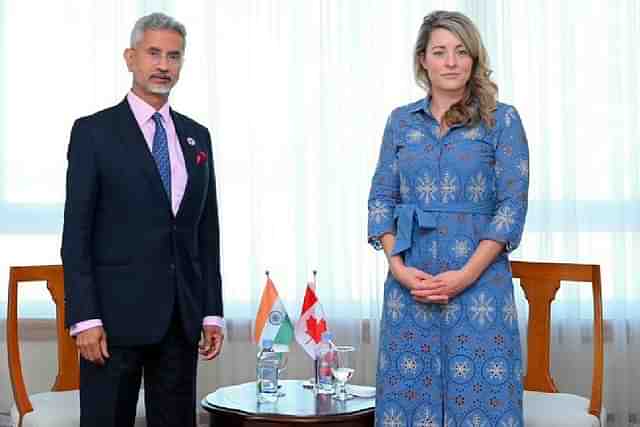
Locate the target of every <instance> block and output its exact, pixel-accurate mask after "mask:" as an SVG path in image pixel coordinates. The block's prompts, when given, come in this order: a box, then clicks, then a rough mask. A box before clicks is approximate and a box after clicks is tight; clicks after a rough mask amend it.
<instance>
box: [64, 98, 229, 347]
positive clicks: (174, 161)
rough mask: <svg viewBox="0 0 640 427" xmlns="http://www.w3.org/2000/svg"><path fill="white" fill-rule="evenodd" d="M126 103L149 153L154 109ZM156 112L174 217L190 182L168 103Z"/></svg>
mask: <svg viewBox="0 0 640 427" xmlns="http://www.w3.org/2000/svg"><path fill="white" fill-rule="evenodd" d="M127 102H129V106H130V107H131V111H133V115H134V117H135V118H136V122H138V126H140V130H141V131H142V134H143V135H144V139H145V141H146V142H147V146H148V147H149V151H151V149H152V146H153V135H154V134H155V132H156V124H155V122H154V121H153V119H152V118H151V116H153V114H154V113H155V112H156V110H155V109H154V108H153V107H152V106H151V105H149V104H147V103H146V102H144V101H143V100H142V99H141V98H140V97H139V96H138V95H136V94H135V93H133V92H129V93H128V94H127ZM158 113H160V115H161V116H162V122H163V124H164V128H165V130H166V132H167V141H168V144H169V162H170V163H171V209H172V210H173V214H174V215H176V214H177V213H178V209H179V208H180V202H182V196H184V190H185V188H187V181H188V179H189V177H188V175H187V168H186V166H185V164H184V156H183V155H182V149H181V148H180V143H179V141H178V135H177V133H176V128H175V126H174V124H173V119H172V118H171V112H170V109H169V103H168V102H167V103H166V104H164V105H163V106H162V108H160V109H159V110H158ZM202 324H203V325H213V326H220V327H222V328H224V326H225V322H224V319H223V318H222V317H219V316H206V317H205V318H204V319H203V320H202ZM96 326H102V321H101V320H100V319H89V320H85V321H82V322H78V323H76V324H75V325H72V326H71V328H70V330H69V333H70V334H71V336H75V335H77V334H79V333H80V332H82V331H86V330H87V329H89V328H94V327H96Z"/></svg>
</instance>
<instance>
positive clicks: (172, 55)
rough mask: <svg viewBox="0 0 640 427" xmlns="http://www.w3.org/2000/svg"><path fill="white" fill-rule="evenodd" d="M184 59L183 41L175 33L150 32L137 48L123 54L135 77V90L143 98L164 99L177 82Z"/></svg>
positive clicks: (169, 31)
mask: <svg viewBox="0 0 640 427" xmlns="http://www.w3.org/2000/svg"><path fill="white" fill-rule="evenodd" d="M183 55H184V40H183V39H182V36H181V35H180V34H179V33H177V32H175V31H172V30H147V31H145V32H144V33H143V36H142V40H140V41H139V42H138V44H137V45H136V46H135V47H134V48H129V49H126V50H125V51H124V58H125V61H126V62H127V68H128V69H129V71H131V72H132V73H133V89H134V92H136V93H137V94H138V95H141V96H142V97H144V96H145V95H148V96H157V95H163V96H168V95H169V92H170V91H171V89H172V88H173V86H175V84H176V83H177V82H178V78H179V77H180V69H181V68H182V61H183Z"/></svg>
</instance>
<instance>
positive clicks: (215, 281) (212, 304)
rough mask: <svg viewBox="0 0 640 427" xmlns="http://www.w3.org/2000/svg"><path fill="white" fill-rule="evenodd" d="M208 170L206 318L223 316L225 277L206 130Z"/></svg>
mask: <svg viewBox="0 0 640 427" xmlns="http://www.w3.org/2000/svg"><path fill="white" fill-rule="evenodd" d="M207 150H208V159H209V161H208V162H207V167H208V168H209V182H208V186H207V187H208V190H207V195H206V201H205V207H204V212H203V215H202V219H201V221H200V227H199V233H198V235H199V245H200V259H201V262H202V267H203V268H202V273H203V279H204V286H205V301H204V316H205V317H206V316H219V317H223V308H222V277H221V274H220V226H219V221H218V199H217V192H216V178H215V170H214V167H213V152H212V149H211V136H210V135H209V131H207Z"/></svg>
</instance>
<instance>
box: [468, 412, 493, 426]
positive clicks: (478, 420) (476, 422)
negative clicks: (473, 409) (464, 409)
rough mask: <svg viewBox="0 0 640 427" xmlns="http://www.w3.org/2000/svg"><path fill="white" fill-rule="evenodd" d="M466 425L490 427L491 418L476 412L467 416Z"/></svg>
mask: <svg viewBox="0 0 640 427" xmlns="http://www.w3.org/2000/svg"><path fill="white" fill-rule="evenodd" d="M464 425H465V427H489V420H488V419H487V418H486V417H483V416H482V415H480V414H477V413H476V414H473V415H472V416H471V417H469V418H467V421H466V422H465V424H464Z"/></svg>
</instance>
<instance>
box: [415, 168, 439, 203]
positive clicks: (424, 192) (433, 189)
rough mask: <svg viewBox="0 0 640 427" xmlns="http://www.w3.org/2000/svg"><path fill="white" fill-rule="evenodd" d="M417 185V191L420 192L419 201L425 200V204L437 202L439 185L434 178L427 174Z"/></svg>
mask: <svg viewBox="0 0 640 427" xmlns="http://www.w3.org/2000/svg"><path fill="white" fill-rule="evenodd" d="M417 183H418V185H417V186H416V191H417V192H418V198H419V199H423V200H424V202H425V203H429V202H431V201H433V200H435V198H436V193H437V192H438V184H437V183H436V180H435V179H434V178H433V177H431V176H429V174H425V175H424V176H423V177H422V178H418V180H417Z"/></svg>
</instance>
